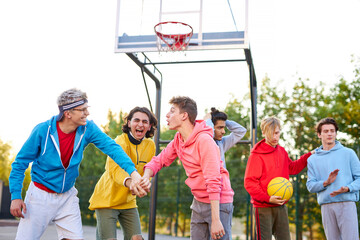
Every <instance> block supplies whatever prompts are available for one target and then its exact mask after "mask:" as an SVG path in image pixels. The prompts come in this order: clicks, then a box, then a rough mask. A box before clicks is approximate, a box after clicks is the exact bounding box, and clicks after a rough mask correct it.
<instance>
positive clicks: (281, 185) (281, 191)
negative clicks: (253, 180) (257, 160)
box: [267, 177, 293, 200]
mask: <svg viewBox="0 0 360 240" xmlns="http://www.w3.org/2000/svg"><path fill="white" fill-rule="evenodd" d="M267 192H268V194H269V196H280V197H281V198H282V199H284V200H289V199H290V198H291V196H292V194H293V186H292V184H291V182H290V181H289V180H287V179H286V178H283V177H276V178H273V179H272V180H271V181H270V182H269V185H268V187H267Z"/></svg>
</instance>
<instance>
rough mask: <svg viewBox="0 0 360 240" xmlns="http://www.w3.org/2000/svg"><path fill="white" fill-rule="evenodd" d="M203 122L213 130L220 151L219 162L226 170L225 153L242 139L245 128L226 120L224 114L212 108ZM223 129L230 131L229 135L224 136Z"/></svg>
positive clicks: (226, 117)
mask: <svg viewBox="0 0 360 240" xmlns="http://www.w3.org/2000/svg"><path fill="white" fill-rule="evenodd" d="M204 120H205V121H206V125H208V126H209V127H212V128H213V130H214V140H215V143H216V145H218V147H219V149H220V157H221V161H223V166H224V168H226V162H225V152H226V151H227V150H229V149H230V148H232V147H233V146H234V145H235V144H236V143H238V142H239V141H240V140H241V139H242V138H243V137H244V135H245V133H246V128H244V127H243V126H241V125H240V124H239V123H237V122H235V121H232V120H228V116H227V115H226V113H224V112H220V111H219V110H217V109H216V108H214V107H212V108H211V113H208V114H206V116H205V117H204ZM225 127H226V128H227V129H228V130H229V131H230V134H229V135H226V136H225Z"/></svg>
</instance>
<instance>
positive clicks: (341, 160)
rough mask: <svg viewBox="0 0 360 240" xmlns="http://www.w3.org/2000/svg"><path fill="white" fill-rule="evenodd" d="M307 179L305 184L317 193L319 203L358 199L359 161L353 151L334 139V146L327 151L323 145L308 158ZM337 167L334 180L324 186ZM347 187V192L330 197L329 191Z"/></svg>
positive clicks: (359, 184)
mask: <svg viewBox="0 0 360 240" xmlns="http://www.w3.org/2000/svg"><path fill="white" fill-rule="evenodd" d="M307 167H308V180H307V183H306V186H307V188H308V190H309V191H310V192H312V193H316V194H317V200H318V203H319V204H320V205H322V204H325V203H334V202H347V201H352V202H355V201H358V200H359V190H360V162H359V159H358V157H357V156H356V154H355V152H354V151H353V150H352V149H350V148H346V147H344V146H343V145H341V143H340V142H338V141H336V144H335V146H334V147H333V148H332V149H330V150H329V151H325V150H323V146H321V147H320V148H318V149H316V151H315V154H313V155H311V156H310V157H309V159H308V165H307ZM335 169H339V170H340V171H339V173H338V175H337V177H336V180H335V181H334V182H333V183H332V184H330V185H328V186H326V187H324V185H323V183H324V181H326V180H327V179H328V177H329V174H330V173H331V172H332V171H334V170H335ZM341 187H348V188H349V192H346V193H342V194H339V195H337V196H335V197H331V196H330V193H332V192H333V191H335V190H339V189H340V188H341Z"/></svg>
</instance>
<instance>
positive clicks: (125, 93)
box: [0, 0, 360, 153]
mask: <svg viewBox="0 0 360 240" xmlns="http://www.w3.org/2000/svg"><path fill="white" fill-rule="evenodd" d="M204 2H206V0H204ZM116 7H117V2H116V0H109V1H100V0H77V1H70V0H62V1H54V0H53V1H49V0H32V1H28V0H13V1H1V2H0V26H1V28H0V29H1V37H0V66H1V68H0V83H1V88H0V104H1V105H0V106H1V110H2V114H1V118H0V139H1V140H2V141H3V142H7V143H9V144H11V145H12V147H13V152H14V153H16V152H18V151H19V149H20V147H21V146H22V144H23V143H24V142H25V141H26V139H27V137H28V136H29V134H30V132H31V130H32V129H33V127H34V126H35V125H36V124H38V123H40V122H43V121H45V120H47V119H49V118H50V117H51V116H53V115H56V114H57V113H58V109H57V105H56V99H57V96H58V95H59V94H60V93H61V92H63V91H64V90H66V89H69V88H73V87H76V88H79V89H81V90H83V91H85V92H87V94H88V97H89V105H90V106H91V108H90V116H89V119H92V120H94V121H95V122H96V123H97V124H98V125H104V124H106V122H107V119H106V118H107V113H108V111H109V109H111V110H112V111H114V112H119V111H120V110H122V111H124V112H128V111H129V110H130V109H131V108H133V107H135V106H146V107H149V105H148V101H147V97H146V92H145V87H144V84H143V79H142V76H141V72H140V70H139V68H138V67H137V66H136V64H135V63H134V62H132V60H131V59H130V58H128V57H127V56H126V55H125V54H119V53H117V54H115V53H114V36H115V22H116ZM359 12H360V0H346V1H338V0H337V1H335V0H327V1H325V0H316V1H310V0H301V1H300V0H291V1H289V0H252V1H250V3H249V35H250V46H251V52H252V57H253V61H254V67H255V72H256V76H257V80H258V83H260V82H261V79H262V78H264V77H265V76H269V77H270V79H271V80H272V81H273V82H276V81H280V80H283V81H284V82H283V84H284V85H287V86H291V85H292V84H293V82H294V81H295V80H296V79H297V78H298V77H301V78H309V79H311V80H312V82H313V83H314V84H315V85H316V84H317V83H319V82H320V81H322V82H325V84H327V85H328V86H329V88H330V87H331V86H332V85H333V84H334V83H336V82H337V81H338V80H339V78H340V77H341V76H343V77H344V78H345V79H349V80H351V79H352V77H353V69H354V66H353V64H352V63H351V55H355V56H360V44H359V43H360V32H359V31H358V30H357V29H358V25H359V24H360V15H359ZM158 67H159V68H160V69H161V71H162V73H163V75H164V79H163V93H162V108H161V118H160V121H161V122H162V123H164V122H165V114H166V113H167V110H168V108H169V105H168V100H169V99H170V98H171V97H172V96H175V95H187V96H190V97H192V98H194V99H195V100H196V101H197V102H198V108H199V118H202V117H203V115H205V109H209V108H210V107H213V106H214V107H217V108H220V109H224V108H225V106H226V103H227V102H229V100H230V99H231V98H232V96H234V97H236V98H238V99H241V98H242V97H243V95H244V94H245V93H246V91H247V87H248V78H247V74H248V73H247V68H246V65H244V66H243V65H240V64H239V63H226V64H224V63H219V64H210V65H206V64H203V65H197V66H188V65H177V66H158ZM148 86H149V89H150V93H151V94H152V98H154V92H153V89H154V88H153V84H152V82H151V81H150V82H148Z"/></svg>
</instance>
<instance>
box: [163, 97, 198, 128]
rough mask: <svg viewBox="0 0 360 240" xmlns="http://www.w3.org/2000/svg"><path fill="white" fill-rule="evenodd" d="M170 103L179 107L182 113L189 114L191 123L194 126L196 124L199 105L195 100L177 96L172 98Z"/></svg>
mask: <svg viewBox="0 0 360 240" xmlns="http://www.w3.org/2000/svg"><path fill="white" fill-rule="evenodd" d="M169 103H170V104H175V105H176V106H178V107H179V108H180V112H181V113H183V112H187V113H188V115H189V120H190V122H191V123H192V124H195V120H196V117H197V105H196V102H195V101H194V100H193V99H191V98H189V97H184V96H177V97H173V98H171V99H170V101H169Z"/></svg>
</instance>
